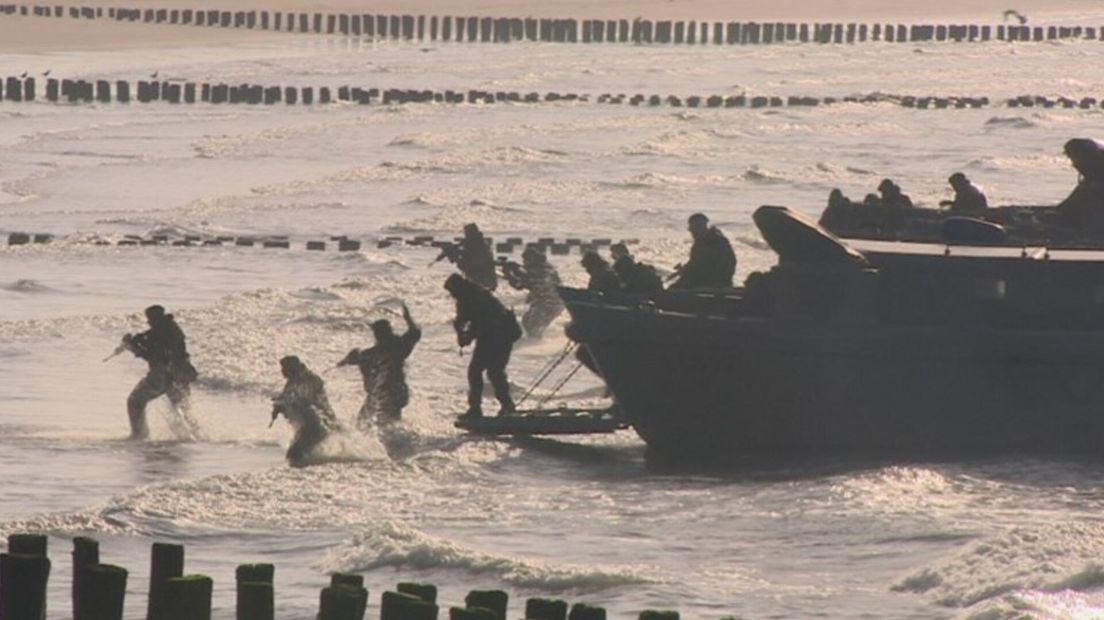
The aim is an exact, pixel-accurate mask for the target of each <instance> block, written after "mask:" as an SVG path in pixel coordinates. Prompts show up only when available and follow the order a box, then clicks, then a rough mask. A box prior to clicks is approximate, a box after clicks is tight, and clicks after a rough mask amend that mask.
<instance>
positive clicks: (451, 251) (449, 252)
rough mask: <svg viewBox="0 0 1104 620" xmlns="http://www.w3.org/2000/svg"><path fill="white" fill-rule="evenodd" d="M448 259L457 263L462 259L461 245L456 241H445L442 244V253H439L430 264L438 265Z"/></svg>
mask: <svg viewBox="0 0 1104 620" xmlns="http://www.w3.org/2000/svg"><path fill="white" fill-rule="evenodd" d="M446 258H447V259H448V260H449V262H450V263H455V262H457V261H459V260H460V246H459V245H457V244H455V243H445V244H443V245H442V246H441V253H440V254H438V255H437V258H435V259H433V261H432V262H431V263H429V264H430V265H436V264H437V263H439V262H441V261H442V260H444V259H446Z"/></svg>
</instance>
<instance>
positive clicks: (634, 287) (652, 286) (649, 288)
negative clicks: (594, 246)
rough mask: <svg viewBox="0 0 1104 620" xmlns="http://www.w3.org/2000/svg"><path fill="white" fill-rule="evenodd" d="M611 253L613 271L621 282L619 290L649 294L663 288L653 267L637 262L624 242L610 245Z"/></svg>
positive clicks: (661, 279) (661, 281)
mask: <svg viewBox="0 0 1104 620" xmlns="http://www.w3.org/2000/svg"><path fill="white" fill-rule="evenodd" d="M610 254H611V255H613V257H614V261H613V271H614V273H616V274H617V279H618V281H619V282H620V284H621V290H622V291H624V292H626V293H633V294H636V295H650V294H652V293H658V292H660V291H662V290H663V278H660V277H659V274H658V273H656V270H655V267H652V266H651V265H647V264H644V263H639V262H637V261H636V259H635V258H633V255H632V254H631V253H630V252H629V248H628V246H626V245H625V244H624V243H616V244H614V245H613V246H612V247H610Z"/></svg>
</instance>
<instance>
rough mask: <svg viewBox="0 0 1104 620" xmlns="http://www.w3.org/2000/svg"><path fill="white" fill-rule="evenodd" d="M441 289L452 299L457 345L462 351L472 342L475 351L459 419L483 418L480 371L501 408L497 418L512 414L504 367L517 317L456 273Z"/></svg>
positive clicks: (517, 332)
mask: <svg viewBox="0 0 1104 620" xmlns="http://www.w3.org/2000/svg"><path fill="white" fill-rule="evenodd" d="M445 290H447V291H448V292H449V294H450V295H452V297H453V299H455V300H456V318H455V319H454V320H453V322H452V325H453V328H454V329H455V330H456V341H457V343H459V345H460V348H461V349H463V348H464V347H466V346H467V345H469V344H471V343H472V342H473V341H474V342H475V351H474V352H473V353H472V358H471V363H469V364H468V411H467V413H465V414H464V415H463V416H461V417H462V418H468V419H470V418H479V417H482V416H483V373H484V371H485V372H486V373H487V377H488V378H489V379H490V380H491V385H492V386H493V387H494V393H495V398H497V399H498V403H499V405H500V406H501V407H502V408H501V410H500V411H499V415H503V414H508V413H513V411H514V409H515V407H514V399H513V398H512V397H511V396H510V384H509V383H508V382H507V380H506V365H507V364H508V363H509V362H510V353H511V351H512V350H513V348H514V342H516V341H517V339H518V338H520V337H521V327H520V326H519V325H518V322H517V317H516V316H514V313H513V312H511V311H509V310H507V309H506V307H505V306H503V305H502V302H500V301H498V300H497V299H495V297H494V295H492V294H491V293H490V291H488V290H487V289H485V288H483V287H481V286H478V285H476V284H474V283H472V282H468V281H467V280H465V279H464V278H461V277H460V276H459V275H457V274H453V275H451V276H449V278H448V280H446V281H445Z"/></svg>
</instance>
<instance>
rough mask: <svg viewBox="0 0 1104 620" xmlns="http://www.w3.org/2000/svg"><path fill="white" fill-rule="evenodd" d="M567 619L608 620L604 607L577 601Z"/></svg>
mask: <svg viewBox="0 0 1104 620" xmlns="http://www.w3.org/2000/svg"><path fill="white" fill-rule="evenodd" d="M567 620H606V610H605V608H603V607H591V606H590V605H587V604H586V603H575V604H574V605H572V606H571V613H569V614H568V615H567Z"/></svg>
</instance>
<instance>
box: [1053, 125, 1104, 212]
mask: <svg viewBox="0 0 1104 620" xmlns="http://www.w3.org/2000/svg"><path fill="white" fill-rule="evenodd" d="M1065 151H1066V156H1068V157H1069V158H1070V162H1071V163H1072V164H1073V167H1074V168H1076V169H1077V173H1078V174H1079V175H1080V178H1079V179H1078V182H1077V187H1075V188H1074V189H1073V192H1071V193H1070V195H1069V196H1067V197H1066V199H1065V200H1063V201H1062V202H1061V203H1060V204H1059V205H1058V213H1059V215H1060V217H1061V219H1062V221H1063V222H1064V223H1066V224H1067V225H1069V226H1072V227H1074V228H1077V229H1079V230H1086V229H1090V228H1091V229H1098V228H1101V227H1102V224H1104V222H1102V221H1101V220H1102V219H1104V213H1102V212H1104V147H1102V146H1101V144H1100V143H1099V142H1097V141H1096V140H1090V139H1088V138H1074V139H1072V140H1069V141H1068V142H1066V146H1065Z"/></svg>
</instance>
